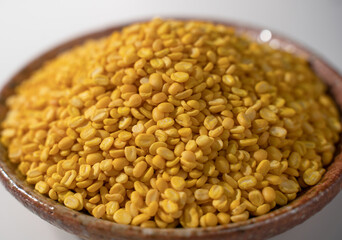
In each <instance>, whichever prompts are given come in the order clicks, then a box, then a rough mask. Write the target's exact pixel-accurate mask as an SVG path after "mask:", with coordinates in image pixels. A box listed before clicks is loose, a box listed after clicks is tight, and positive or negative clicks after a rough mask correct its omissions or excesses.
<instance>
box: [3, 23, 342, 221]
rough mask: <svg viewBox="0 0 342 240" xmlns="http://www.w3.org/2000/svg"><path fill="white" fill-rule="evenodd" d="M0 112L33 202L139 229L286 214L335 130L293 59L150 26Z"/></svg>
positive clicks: (52, 67) (73, 63)
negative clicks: (42, 197)
mask: <svg viewBox="0 0 342 240" xmlns="http://www.w3.org/2000/svg"><path fill="white" fill-rule="evenodd" d="M7 105H8V107H9V112H8V114H7V117H6V119H5V120H4V122H3V123H2V128H3V130H2V133H1V141H2V143H3V144H5V145H6V146H7V147H8V154H9V158H10V160H11V161H12V162H13V163H17V164H18V169H19V171H20V172H21V173H22V174H23V175H25V176H26V179H27V182H29V183H30V184H34V185H35V189H36V190H37V191H38V192H40V193H41V194H46V195H47V196H49V197H50V198H52V199H54V200H57V201H59V202H60V203H62V204H64V205H65V206H66V207H68V208H71V209H74V210H77V211H81V210H86V211H88V212H89V213H90V214H92V215H93V216H94V217H96V218H102V219H107V220H110V221H114V222H117V223H120V224H131V225H136V226H141V227H151V228H153V227H159V228H170V227H176V226H182V227H187V228H188V227H192V228H193V227H209V226H215V225H218V224H227V223H229V222H239V221H244V220H247V219H248V218H250V217H252V216H259V215H263V214H265V213H267V212H269V211H270V210H271V209H273V208H275V207H276V206H283V205H286V204H287V203H288V202H289V201H291V200H293V199H295V198H296V196H297V194H298V193H299V192H300V191H301V189H302V188H305V187H307V186H312V185H315V184H316V183H317V182H318V181H319V180H320V179H321V177H322V175H323V174H324V172H325V169H324V166H326V165H327V164H329V163H330V162H331V161H332V158H333V154H334V150H335V147H334V143H335V142H336V141H338V136H339V132H340V131H341V126H340V122H339V116H338V111H337V109H336V107H335V105H334V103H333V101H332V100H331V99H330V97H329V96H328V95H326V94H325V86H324V84H323V83H322V82H321V81H320V80H319V79H318V78H317V76H315V74H314V73H313V72H312V70H311V69H310V67H309V64H308V63H307V62H306V61H305V60H304V59H301V58H298V57H295V56H293V55H291V54H290V53H286V52H283V51H280V50H275V49H272V48H270V47H269V46H268V45H265V44H258V43H255V42H251V41H250V40H248V39H247V38H246V37H243V36H238V35H237V34H235V33H234V29H233V28H231V27H226V26H223V25H214V24H211V23H207V22H198V21H188V22H184V21H174V20H167V21H164V20H161V19H154V20H152V21H150V22H146V23H138V24H134V25H131V26H128V27H125V28H124V29H123V30H122V31H121V32H114V33H113V34H111V35H110V36H108V37H105V38H102V39H100V40H90V41H88V42H86V43H85V44H83V45H81V46H78V47H75V48H74V49H71V50H70V51H67V52H65V53H63V54H61V55H60V56H58V57H57V58H55V59H53V60H51V61H49V62H47V63H46V64H45V65H44V66H43V67H41V69H39V70H38V71H36V72H35V73H34V74H33V75H32V76H31V77H30V78H29V79H27V80H26V81H25V82H23V83H22V84H21V85H20V86H18V88H17V93H16V94H15V95H14V96H12V97H10V98H8V99H7Z"/></svg>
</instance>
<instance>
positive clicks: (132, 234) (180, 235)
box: [0, 21, 342, 240]
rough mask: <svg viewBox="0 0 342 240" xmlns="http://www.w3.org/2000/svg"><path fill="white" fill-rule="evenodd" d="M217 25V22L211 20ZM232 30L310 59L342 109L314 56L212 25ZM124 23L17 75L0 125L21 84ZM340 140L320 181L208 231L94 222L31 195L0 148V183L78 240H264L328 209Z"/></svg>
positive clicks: (338, 184)
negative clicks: (287, 199)
mask: <svg viewBox="0 0 342 240" xmlns="http://www.w3.org/2000/svg"><path fill="white" fill-rule="evenodd" d="M214 22H215V21H214ZM215 23H220V24H224V25H227V26H232V27H234V28H235V29H236V31H237V33H238V34H245V35H247V36H249V37H250V38H251V39H252V40H254V41H259V42H267V43H269V44H270V45H271V46H272V47H274V48H279V49H283V50H285V51H288V52H291V53H293V54H295V55H299V56H302V57H305V58H306V59H308V61H309V63H310V64H311V67H312V69H313V70H314V71H315V73H316V74H317V75H318V76H319V77H320V78H321V79H322V80H323V81H324V82H325V83H326V84H327V85H328V86H329V89H330V94H331V96H332V97H333V98H334V100H335V102H336V103H337V105H338V108H339V110H340V111H341V110H342V95H341V94H340V92H342V77H341V76H340V75H339V74H338V73H337V72H336V71H335V70H334V69H333V68H332V67H331V66H330V65H329V64H328V63H327V62H326V61H324V60H322V59H321V58H320V57H318V56H317V55H316V54H314V53H312V52H311V51H309V50H307V49H305V48H304V47H302V46H300V45H298V44H297V43H294V42H293V41H291V40H289V39H287V38H284V37H282V36H279V35H274V34H272V32H271V31H269V30H267V29H262V28H257V27H248V26H244V25H240V24H235V23H231V22H222V21H221V22H218V21H217V22H215ZM126 25H128V24H123V25H120V26H115V27H111V28H108V29H105V30H102V31H98V32H94V33H90V34H88V35H85V36H81V37H78V38H76V39H74V40H71V41H68V42H65V43H63V44H61V45H59V46H58V47H56V48H54V49H52V50H50V51H48V52H46V53H44V54H43V55H41V56H39V57H38V58H36V59H34V60H32V61H31V62H30V63H29V64H27V65H26V66H25V67H24V68H22V69H21V70H20V71H19V72H18V73H17V74H15V75H14V76H13V77H12V78H11V79H9V81H8V83H7V84H6V85H5V87H4V88H3V89H2V91H1V92H0V121H1V120H3V118H4V116H5V114H6V111H7V109H6V106H5V100H6V98H7V97H8V96H10V95H11V94H13V93H14V88H15V87H16V86H17V85H18V84H20V82H22V81H23V80H25V79H26V78H27V77H28V76H30V74H32V73H33V72H34V71H35V70H36V69H38V68H39V67H40V66H42V64H43V63H44V62H45V61H47V60H49V59H52V58H54V57H55V56H57V55H58V54H60V53H62V52H63V51H65V50H68V49H70V48H72V47H74V46H76V45H79V44H82V43H83V42H84V41H86V40H87V39H90V38H92V39H96V38H100V37H104V36H107V35H109V34H110V33H111V32H113V31H118V30H120V29H121V28H123V27H124V26H126ZM341 144H342V138H341V139H340V141H339V143H338V144H337V150H336V153H335V157H334V161H333V162H332V164H331V165H330V166H329V167H328V169H327V172H326V173H325V175H324V177H323V178H322V180H321V181H320V182H319V183H318V184H317V185H316V186H313V187H311V188H309V189H306V190H305V191H304V192H302V193H301V194H300V196H299V197H298V198H297V199H295V200H294V201H292V202H291V203H289V204H288V205H286V206H284V207H281V208H278V209H276V210H273V211H271V212H270V213H268V214H266V215H263V216H259V217H254V218H251V219H249V220H247V221H244V222H239V223H231V224H228V225H225V226H216V227H208V228H192V229H191V228H188V229H183V228H177V229H152V228H141V227H136V226H129V225H121V224H116V223H114V222H110V221H106V220H102V219H97V218H95V217H92V216H90V215H87V214H85V213H81V212H76V211H73V210H70V209H68V208H66V207H65V206H63V205H61V204H59V203H58V202H55V201H53V200H51V199H49V198H47V197H45V196H43V195H41V194H39V193H38V192H37V191H35V190H34V188H33V186H32V185H29V184H28V183H27V182H26V181H25V178H24V176H22V175H20V174H19V172H18V171H17V170H16V166H15V165H14V164H12V163H11V162H9V160H8V157H7V151H6V149H5V148H4V146H3V145H1V144H0V180H1V182H2V183H3V184H4V186H5V187H6V189H7V190H8V191H9V192H10V193H11V194H12V195H13V196H14V197H15V198H16V199H17V200H18V201H19V202H21V203H22V204H23V205H24V206H25V207H27V208H28V209H29V210H31V211H32V212H34V213H35V214H37V215H38V216H40V217H41V218H42V219H44V220H46V221H48V222H49V223H51V224H53V225H55V226H57V227H59V228H62V229H64V230H65V231H67V232H70V233H73V234H75V235H77V236H79V237H80V238H82V239H89V240H90V239H98V240H105V239H106V240H107V239H118V240H119V239H120V240H121V239H132V240H138V239H142V240H143V239H164V240H168V239H172V240H181V239H182V240H183V239H201V240H204V239H217V240H219V239H244V240H247V239H254V240H257V239H265V238H269V237H271V236H274V235H276V234H279V233H282V232H284V231H286V230H288V229H290V228H292V227H294V226H296V225H298V224H300V223H302V222H303V221H305V220H306V219H308V218H309V217H310V216H312V215H314V214H315V213H317V212H318V211H320V210H321V209H322V208H323V207H324V206H325V205H327V204H328V203H329V202H330V201H331V200H332V199H333V198H334V197H335V196H336V195H337V193H338V192H339V191H340V189H341V188H342V153H341Z"/></svg>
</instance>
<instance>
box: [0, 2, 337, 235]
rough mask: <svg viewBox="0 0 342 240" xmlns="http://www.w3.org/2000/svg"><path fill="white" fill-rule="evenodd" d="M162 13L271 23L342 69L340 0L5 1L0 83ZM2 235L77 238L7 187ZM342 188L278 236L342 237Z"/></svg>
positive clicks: (0, 8) (1, 200)
mask: <svg viewBox="0 0 342 240" xmlns="http://www.w3.org/2000/svg"><path fill="white" fill-rule="evenodd" d="M155 16H180V17H181V16H183V17H184V16H185V17H191V16H193V17H197V18H201V17H202V18H216V19H222V20H225V19H227V20H234V21H240V22H246V23H251V24H253V25H257V26H262V27H265V28H270V29H272V30H275V31H276V32H279V33H281V34H284V35H286V36H288V37H290V38H292V39H294V40H297V41H299V42H301V43H302V44H304V45H306V46H308V47H309V48H311V49H313V50H314V51H315V52H317V53H318V54H320V55H321V56H323V57H324V58H325V59H327V60H328V61H329V62H330V63H332V65H333V66H334V67H335V68H336V69H337V70H338V71H339V72H340V73H341V72H342V48H341V43H342V31H341V23H342V1H339V0H325V1H323V0H321V1H319V0H300V1H299V0H286V1H284V0H283V1H280V0H259V1H255V0H254V1H253V0H249V1H246V0H240V1H227V0H226V1H223V0H222V1H220V0H208V1H204V0H197V1H195V0H171V1H162V0H153V1H152V0H145V1H142V0H141V1H138V0H137V1H127V0H126V1H123V0H122V1H114V0H113V1H101V0H97V1H95V0H93V1H91V0H82V1H79V0H69V1H59V0H54V1H46V0H39V1H35V0H30V1H14V0H0V85H1V86H2V85H3V83H4V82H6V81H7V79H8V78H9V77H10V76H11V75H12V74H14V73H15V71H17V70H19V69H20V68H21V67H22V66H23V65H24V64H25V63H27V62H28V61H29V60H31V59H32V58H33V57H35V56H37V55H39V54H40V53H42V52H44V51H45V50H48V49H49V48H51V47H53V46H55V45H56V44H58V43H61V42H62V41H65V40H68V39H70V38H73V37H75V36H78V35H80V34H83V33H87V32H90V31H92V30H96V29H101V28H104V27H106V26H111V25H115V24H118V23H120V22H126V21H129V20H134V19H141V18H152V17H155ZM0 206H1V211H0V240H10V239H13V240H22V239H25V240H36V239H47V240H62V239H63V240H74V239H77V238H76V237H75V236H73V235H70V234H68V233H65V232H63V231H62V230H59V229H57V228H55V227H54V226H52V225H50V224H48V223H46V222H45V221H43V220H41V219H40V218H39V217H38V216H36V215H34V214H32V213H31V212H29V211H28V210H27V209H25V208H24V207H23V206H22V205H20V204H19V203H18V202H17V201H16V200H15V199H14V198H13V197H12V196H11V195H10V194H9V193H8V192H6V190H5V189H4V187H3V186H2V185H1V186H0ZM341 220H342V193H340V194H339V195H338V196H337V197H336V198H335V199H334V200H333V201H332V202H331V203H330V204H329V205H328V206H327V207H325V208H324V209H323V210H322V211H321V212H320V213H318V214H316V215H315V216H314V217H312V218H310V219H309V220H308V221H306V222H305V223H303V224H301V225H299V226H297V227H295V228H293V229H292V230H290V231H288V232H286V233H284V234H281V235H279V236H277V237H274V238H272V239H273V240H283V239H291V240H297V239H301V240H309V239H310V240H320V239H328V240H335V239H336V240H337V239H342V227H341Z"/></svg>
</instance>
